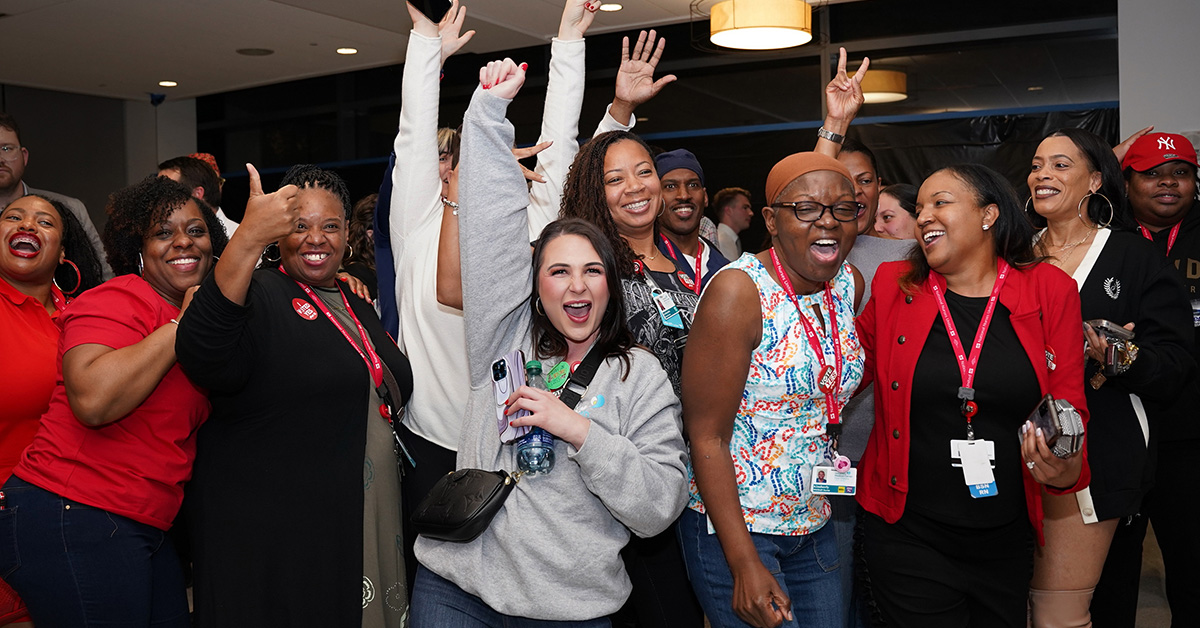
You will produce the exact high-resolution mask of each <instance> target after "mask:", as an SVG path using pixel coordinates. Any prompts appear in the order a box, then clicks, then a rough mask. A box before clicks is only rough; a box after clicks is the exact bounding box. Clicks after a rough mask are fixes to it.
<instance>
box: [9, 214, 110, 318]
mask: <svg viewBox="0 0 1200 628" xmlns="http://www.w3.org/2000/svg"><path fill="white" fill-rule="evenodd" d="M22 198H36V199H40V200H43V201H45V202H46V203H47V204H49V205H50V206H51V207H53V208H54V211H55V212H57V213H58V216H59V218H60V219H61V220H62V234H61V236H60V239H61V242H62V247H63V253H64V261H63V263H62V264H59V265H58V267H57V268H55V269H54V283H55V285H57V286H58V288H59V289H60V290H62V291H63V294H66V295H69V296H77V295H78V294H79V293H80V292H83V291H84V290H89V289H91V288H95V287H96V286H98V285H100V284H101V283H103V282H104V273H103V271H102V270H101V268H100V256H99V255H98V254H97V253H96V248H95V247H93V246H92V241H91V240H90V239H89V238H88V234H87V231H85V230H84V228H83V223H81V222H79V218H77V217H76V216H75V213H74V212H72V211H71V210H70V209H69V208H68V207H67V206H66V205H63V204H62V203H61V202H59V201H56V200H54V199H52V198H48V197H45V196H42V195H41V194H26V195H25V196H22V197H20V198H17V199H15V200H14V201H13V202H12V203H9V204H8V205H5V206H4V207H3V208H0V211H2V210H7V209H8V208H9V207H11V206H12V204H13V203H16V202H17V201H19V200H21V199H22ZM67 261H70V262H72V263H74V264H75V266H76V267H77V268H78V269H79V276H78V277H76V276H75V268H72V267H71V266H70V264H67V263H66V262H67Z"/></svg>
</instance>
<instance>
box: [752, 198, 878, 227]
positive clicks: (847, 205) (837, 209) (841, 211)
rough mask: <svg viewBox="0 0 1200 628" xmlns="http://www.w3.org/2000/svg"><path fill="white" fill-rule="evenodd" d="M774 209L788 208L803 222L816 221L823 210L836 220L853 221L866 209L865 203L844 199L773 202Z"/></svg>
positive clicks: (822, 213) (823, 213)
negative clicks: (824, 201) (834, 201)
mask: <svg viewBox="0 0 1200 628" xmlns="http://www.w3.org/2000/svg"><path fill="white" fill-rule="evenodd" d="M771 207H772V208H774V209H790V210H792V213H794V214H796V220H800V221H803V222H816V221H818V220H820V219H821V216H824V215H825V210H829V213H830V214H832V215H833V217H834V219H835V220H837V221H838V222H853V221H854V220H856V219H857V218H858V217H859V216H861V215H862V214H863V211H865V210H866V209H867V206H866V205H863V204H862V203H856V202H853V201H844V202H841V203H834V204H833V205H824V204H822V203H818V202H816V201H800V202H797V203H773V204H772V205H771Z"/></svg>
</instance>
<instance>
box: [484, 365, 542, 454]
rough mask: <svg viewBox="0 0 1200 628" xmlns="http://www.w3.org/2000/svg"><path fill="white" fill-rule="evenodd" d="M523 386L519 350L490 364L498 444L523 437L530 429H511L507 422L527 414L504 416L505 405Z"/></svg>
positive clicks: (527, 427)
mask: <svg viewBox="0 0 1200 628" xmlns="http://www.w3.org/2000/svg"><path fill="white" fill-rule="evenodd" d="M524 385H525V354H524V353H522V352H521V350H520V349H516V350H513V351H510V352H509V353H506V354H505V355H504V357H502V358H500V359H499V360H496V361H495V362H493V363H492V394H493V396H494V397H495V401H496V429H497V431H498V432H499V433H500V442H503V443H511V442H513V441H515V440H519V439H520V438H521V437H522V436H525V435H526V434H528V433H529V431H530V430H531V429H532V428H530V427H529V426H524V427H513V426H511V425H509V421H512V420H513V419H516V418H519V417H523V416H526V415H528V414H529V413H528V412H526V411H525V410H518V411H517V413H516V414H511V415H506V414H504V409H505V404H506V403H507V402H508V398H509V397H511V396H512V394H513V391H515V390H516V389H518V388H520V387H522V386H524Z"/></svg>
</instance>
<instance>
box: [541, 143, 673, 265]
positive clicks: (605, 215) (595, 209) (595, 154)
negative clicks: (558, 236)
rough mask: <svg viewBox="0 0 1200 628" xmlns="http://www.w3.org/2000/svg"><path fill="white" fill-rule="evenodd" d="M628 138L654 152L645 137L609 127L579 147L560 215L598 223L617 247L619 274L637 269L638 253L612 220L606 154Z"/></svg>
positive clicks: (569, 174)
mask: <svg viewBox="0 0 1200 628" xmlns="http://www.w3.org/2000/svg"><path fill="white" fill-rule="evenodd" d="M625 140H629V141H631V142H637V143H638V144H639V145H640V146H641V147H642V148H643V149H645V151H646V154H647V155H652V154H653V153H651V152H650V147H649V146H647V145H646V142H645V141H643V140H642V138H640V137H638V136H637V135H635V134H633V133H630V132H629V131H609V132H607V133H601V134H600V135H597V136H596V137H593V138H592V139H590V140H588V141H587V143H586V144H584V145H583V146H581V147H579V152H578V153H576V154H575V160H574V161H573V162H571V169H570V170H568V171H567V179H566V181H565V182H564V183H563V194H562V205H561V207H560V208H559V212H558V215H559V217H560V218H582V219H583V220H586V221H588V222H590V223H592V224H593V225H596V226H597V227H599V229H600V232H601V233H603V234H604V235H605V236H606V237H607V238H608V240H609V242H610V243H611V244H612V247H613V250H614V251H616V255H617V269H618V271H619V272H620V276H622V277H629V276H631V275H633V273H634V262H635V260H636V259H637V255H635V254H634V252H633V249H632V248H630V247H629V243H628V242H626V241H625V238H623V237H621V234H620V232H619V231H617V223H616V221H615V220H613V217H612V211H611V210H609V208H608V199H607V198H606V197H605V195H604V158H605V156H606V155H608V149H609V148H611V147H612V146H613V145H614V144H616V143H617V142H623V141H625ZM650 167H651V168H653V167H654V159H653V157H651V159H650ZM657 175H658V171H657V170H655V178H656V179H657Z"/></svg>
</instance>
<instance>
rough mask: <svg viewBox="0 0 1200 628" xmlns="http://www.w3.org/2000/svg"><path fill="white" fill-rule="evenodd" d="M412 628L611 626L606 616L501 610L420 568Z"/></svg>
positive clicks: (410, 615)
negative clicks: (559, 617)
mask: <svg viewBox="0 0 1200 628" xmlns="http://www.w3.org/2000/svg"><path fill="white" fill-rule="evenodd" d="M408 620H409V625H410V626H412V628H609V626H610V623H609V621H608V618H607V617H601V618H599V619H588V620H584V621H549V620H544V619H530V618H528V617H514V616H512V615H504V614H502V613H498V612H496V611H494V610H492V608H491V607H490V606H488V605H487V604H484V603H483V600H481V599H479V598H478V597H475V596H474V595H471V594H470V593H467V592H466V591H463V590H462V588H460V587H459V586H458V585H457V584H454V583H453V582H450V581H449V580H447V579H445V578H443V577H441V576H439V575H437V574H435V573H433V572H432V571H430V570H428V569H426V568H425V566H424V565H421V566H419V567H417V582H416V584H415V585H413V596H412V606H410V607H409V616H408Z"/></svg>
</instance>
